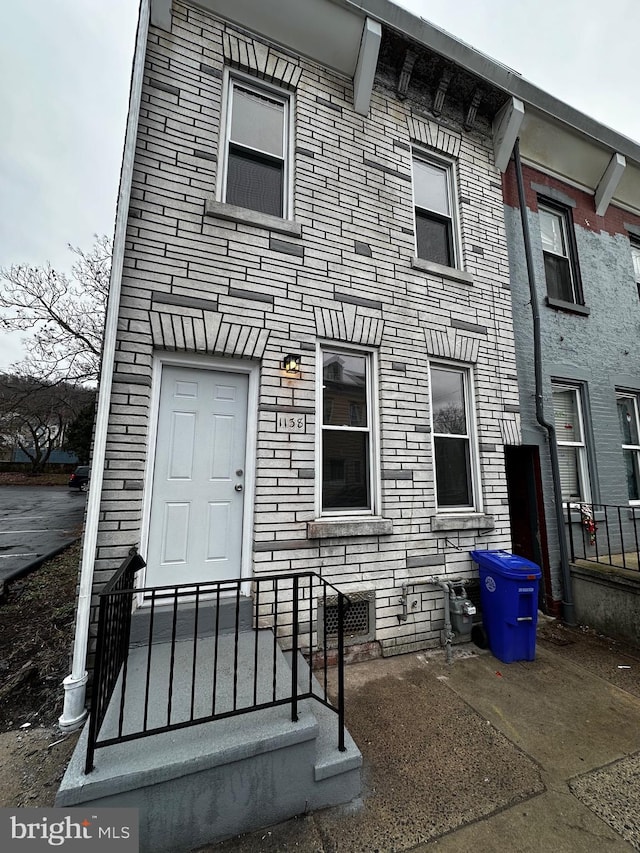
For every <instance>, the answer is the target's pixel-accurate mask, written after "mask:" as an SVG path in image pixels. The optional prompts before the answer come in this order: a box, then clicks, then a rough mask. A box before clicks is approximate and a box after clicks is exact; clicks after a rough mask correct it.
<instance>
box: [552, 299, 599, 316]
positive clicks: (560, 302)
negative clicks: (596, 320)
mask: <svg viewBox="0 0 640 853" xmlns="http://www.w3.org/2000/svg"><path fill="white" fill-rule="evenodd" d="M546 303H547V305H548V306H549V308H555V309H556V310H557V311H566V312H567V313H568V314H580V315H582V316H583V317H588V316H589V314H591V308H587V306H586V305H578V303H577V302H565V301H564V299H554V297H553V296H547V297H546Z"/></svg>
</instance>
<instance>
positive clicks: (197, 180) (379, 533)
mask: <svg viewBox="0 0 640 853" xmlns="http://www.w3.org/2000/svg"><path fill="white" fill-rule="evenodd" d="M149 14H150V22H151V25H150V26H149V27H148V23H149ZM147 27H148V33H147ZM549 114H550V115H551V116H553V122H554V127H556V128H559V129H557V130H556V132H557V134H558V136H561V135H562V134H567V135H568V136H570V137H572V138H573V137H575V138H577V139H579V140H580V139H583V140H584V139H586V138H587V137H592V136H593V135H594V134H597V133H599V132H602V133H605V130H604V129H602V128H600V127H599V126H597V125H595V124H594V123H593V122H590V121H589V120H588V119H586V118H585V117H584V116H581V115H580V114H578V113H576V112H575V111H573V110H570V109H569V108H567V107H565V106H564V105H563V104H561V103H560V102H558V101H555V100H554V99H553V98H550V97H549V96H548V95H546V94H545V93H542V92H540V91H539V90H537V89H536V88H535V87H533V86H531V85H530V84H528V83H526V81H523V80H522V79H521V78H519V77H518V76H517V75H515V74H514V73H513V72H511V71H510V70H509V69H507V68H504V67H503V66H501V65H498V64H496V63H494V62H492V61H490V60H488V59H487V57H485V56H483V55H482V54H479V53H477V52H476V51H474V50H473V49H472V48H469V47H468V46H466V45H463V44H461V43H460V42H457V41H456V40H455V39H453V38H452V37H450V36H448V35H447V34H445V33H443V32H442V31H440V30H438V29H437V28H435V27H433V26H432V25H430V24H428V23H427V22H425V21H423V20H421V19H418V18H415V17H414V16H412V15H411V14H410V13H408V12H405V11H404V10H402V9H400V8H398V7H396V6H394V5H393V4H392V3H389V2H387V0H367V2H364V3H359V4H354V3H351V2H348V0H338V1H337V2H334V0H295V2H288V0H282V2H279V3H268V4H265V3H261V2H247V3H238V2H236V3H231V2H228V0H203V2H201V3H199V4H197V5H196V4H192V3H187V2H178V0H176V1H175V2H170V0H152V2H151V5H150V9H149V6H148V3H147V2H144V0H143V3H142V11H141V25H140V31H139V36H138V46H137V50H136V59H135V65H134V74H133V85H132V101H131V109H130V116H129V122H128V131H127V141H126V145H125V157H124V166H123V175H122V185H121V192H120V199H119V207H118V218H117V224H116V240H115V248H114V263H113V272H112V281H111V295H110V302H109V308H108V315H107V327H106V339H105V358H104V365H103V370H102V380H101V382H102V384H101V389H100V400H99V406H98V415H97V423H96V434H95V444H94V458H93V463H92V465H93V478H92V487H91V489H90V491H89V498H88V509H87V528H86V534H85V544H84V555H83V564H82V570H81V579H80V599H79V601H80V603H79V609H78V629H77V638H76V645H75V649H74V664H73V672H72V674H71V676H69V678H68V679H66V683H65V687H66V698H65V710H64V713H63V717H62V718H61V725H63V727H67V728H70V727H73V726H74V725H77V724H78V723H79V722H80V721H82V719H84V714H85V712H84V700H85V685H86V683H87V674H86V672H85V669H90V668H91V666H92V665H93V650H94V646H95V637H96V633H97V630H98V628H97V608H96V607H95V606H94V607H92V606H91V603H92V602H93V604H94V605H95V603H96V601H97V598H96V596H97V594H98V593H100V591H101V590H103V588H104V587H105V584H107V583H108V582H109V581H110V580H111V579H112V578H113V576H114V574H115V573H116V570H117V569H118V567H119V566H120V564H121V563H122V562H123V560H125V559H126V558H127V554H128V553H129V550H130V549H131V547H132V546H137V547H138V549H139V551H140V554H141V555H142V557H143V558H144V560H145V561H146V569H145V570H144V572H141V573H140V574H139V578H138V588H140V586H144V587H145V588H147V589H150V590H158V589H159V588H160V587H163V586H171V587H173V586H174V585H180V586H181V589H182V591H185V590H186V591H189V590H193V589H194V586H195V585H196V584H199V583H201V584H206V583H210V582H219V581H223V580H225V579H229V578H239V579H242V582H243V583H242V587H241V588H242V591H243V593H244V595H245V596H246V597H247V598H248V599H250V598H251V593H252V589H253V590H254V591H255V589H256V587H257V585H259V583H260V579H261V578H265V577H266V576H269V575H272V574H277V575H278V576H282V578H283V579H284V578H288V577H290V576H291V575H292V574H295V573H299V572H316V573H317V574H318V575H320V576H321V577H322V579H323V583H326V582H330V583H331V584H333V585H334V586H335V587H336V588H337V589H339V590H340V591H341V592H342V593H346V594H348V595H350V596H351V597H352V599H353V602H356V603H357V606H354V609H353V611H352V614H353V613H356V614H357V615H358V618H357V620H356V621H355V622H354V623H353V624H352V625H351V627H350V629H349V633H350V641H351V642H353V643H354V644H356V645H357V653H358V654H361V655H362V654H366V655H376V654H383V655H391V654H398V653H403V652H407V651H412V650H419V649H424V648H428V647H433V646H437V645H439V644H440V641H441V632H442V629H443V628H444V605H443V593H442V590H441V589H440V588H438V586H437V585H435V584H434V583H433V578H434V577H436V578H440V579H445V580H446V579H458V578H467V579H471V578H475V577H476V576H477V574H476V570H475V568H474V566H473V564H472V561H471V558H470V556H469V551H470V550H473V549H479V548H480V549H485V548H492V549H500V548H510V547H511V543H512V526H511V516H513V517H514V518H515V519H516V520H517V519H519V518H520V513H519V511H518V510H517V506H518V505H519V501H520V499H521V497H522V496H521V494H520V491H519V485H520V484H519V482H518V478H517V477H515V478H514V477H513V472H512V476H511V477H510V478H508V476H507V473H508V472H507V466H506V463H505V453H507V454H508V455H507V459H509V458H510V457H511V456H512V454H511V451H510V450H509V448H519V449H520V448H521V446H522V437H521V431H520V405H521V404H522V406H523V407H524V409H525V411H526V416H527V428H528V429H529V432H530V431H531V427H530V420H531V419H530V411H529V404H528V401H527V388H528V387H529V384H528V383H529V379H528V374H527V371H526V367H525V365H524V364H523V366H522V369H523V376H524V377H525V379H524V380H523V383H524V384H523V385H522V387H523V389H524V390H523V391H521V393H520V397H521V398H522V403H521V401H520V400H519V391H518V380H517V373H516V346H515V344H516V341H515V340H514V328H513V319H512V290H511V288H512V287H513V291H514V293H515V294H516V296H517V302H516V307H517V312H518V314H519V316H518V318H517V324H518V325H517V328H518V335H520V336H521V340H520V341H519V343H520V344H521V345H522V346H523V347H524V346H526V343H525V337H526V332H525V331H521V326H522V329H524V328H525V326H526V304H524V303H526V300H524V302H523V300H522V293H523V291H522V288H523V283H522V276H521V275H520V273H519V267H518V260H517V248H515V249H514V252H513V253H512V269H513V279H514V281H513V283H512V282H511V280H510V263H509V252H508V245H507V232H506V230H505V204H504V199H503V183H502V174H501V173H502V172H503V171H504V170H505V169H507V167H508V164H509V160H510V157H511V152H512V148H513V145H514V142H515V139H516V136H517V134H518V133H520V135H521V137H522V143H523V150H526V151H527V157H528V162H529V165H531V166H532V168H537V169H544V168H545V156H546V155H545V153H544V150H543V151H542V153H541V154H540V155H539V156H538V154H537V153H536V150H535V148H534V147H533V145H532V144H529V142H528V141H529V140H535V139H536V138H538V137H539V134H540V133H544V132H546V131H547V130H548V128H549V127H550V125H549V124H548V122H549V121H551V119H548V118H547V116H548V115H549ZM523 116H524V123H523ZM606 133H607V134H609V135H610V136H611V137H615V135H614V134H610V132H608V131H606ZM615 138H616V140H617V139H618V138H617V137H615ZM585 144H586V143H585ZM543 148H544V147H543ZM616 150H618V149H616ZM620 150H622V149H620ZM634 151H635V148H634V147H633V146H632V145H631V143H626V149H625V151H623V153H625V154H627V156H632V155H633V152H634ZM605 166H606V163H605ZM593 168H594V169H596V171H597V164H596V165H594V166H593ZM531 179H532V178H530V180H531ZM540 181H541V182H542V183H545V182H547V179H546V178H540ZM504 186H505V192H507V206H506V213H507V224H508V227H509V232H508V233H509V237H510V239H511V241H512V243H513V245H514V247H517V245H518V239H519V238H518V237H517V234H516V230H515V229H516V226H517V211H516V212H515V213H514V211H513V209H512V208H513V205H512V204H511V201H510V196H509V195H508V192H509V187H510V178H509V177H507V178H506V179H505V184H504ZM554 186H555V185H554ZM547 195H548V198H547ZM545 198H546V199H547V205H548V213H547V217H548V219H547V220H544V222H546V225H545V228H548V229H549V230H553V222H555V221H556V220H555V219H554V216H556V212H557V208H556V207H555V204H556V203H557V198H556V196H555V195H554V193H548V194H545ZM534 209H535V208H534ZM532 219H533V217H532ZM562 221H563V222H564V221H565V220H562ZM625 221H626V220H625ZM634 221H635V220H634ZM532 224H533V223H532ZM618 242H619V244H620V251H622V248H623V244H624V247H626V251H627V254H628V256H629V257H628V260H629V264H628V269H626V274H627V277H628V278H630V275H631V274H630V270H631V260H630V259H631V254H630V251H631V250H630V249H629V244H628V241H627V240H626V239H624V238H619V239H618ZM580 250H581V251H582V249H581V247H580ZM585 251H586V250H585ZM540 255H541V252H540ZM540 260H541V257H540ZM562 263H563V262H562V260H560V261H559V262H557V263H556V264H555V267H554V269H555V270H556V272H557V275H558V278H559V284H558V287H559V288H560V297H559V298H561V299H563V300H564V301H565V302H566V301H569V300H567V298H566V294H565V293H564V291H562V290H561V288H562V287H563V286H566V279H563V278H562V269H561V268H562ZM551 265H552V264H551V262H549V267H550V268H551ZM558 270H559V272H558ZM585 286H586V276H585ZM576 301H577V300H576ZM549 310H551V309H549ZM554 316H556V314H555V313H554ZM577 319H578V320H583V319H584V317H583V316H582V315H581V316H579V317H578V318H577ZM523 351H524V352H525V356H524V358H525V360H526V358H527V357H528V356H527V355H526V349H524V350H523ZM558 357H559V356H558ZM561 378H562V379H563V380H564V384H563V385H562V388H560V386H559V387H558V389H557V390H558V392H559V394H561V395H562V394H565V390H566V389H565V385H566V388H571V389H572V388H573V385H570V384H567V383H573V382H575V381H576V380H579V377H577V375H576V374H575V372H574V373H566V372H563V373H562V374H561ZM579 381H582V380H579ZM634 387H636V386H634V385H633V383H631V384H629V382H627V381H624V382H622V381H621V384H619V389H620V390H621V391H624V392H625V394H627V396H625V397H624V398H623V397H620V398H619V403H618V405H619V407H620V409H621V410H622V408H624V407H628V406H631V405H635V403H633V401H632V398H630V397H628V394H629V392H630V391H632V390H633V388H634ZM562 399H563V400H566V401H567V402H568V404H570V402H571V395H570V393H569V394H568V395H567V394H565V396H564V397H562ZM634 399H635V398H634ZM625 411H626V409H625ZM528 434H529V433H528ZM633 438H634V436H632V435H631V434H630V435H629V436H627V439H628V442H629V447H628V448H627V449H626V450H625V452H628V453H635V449H634V447H632V446H631V445H632V444H633ZM527 442H528V443H535V444H537V445H539V444H540V439H539V437H538V435H537V434H536V438H535V441H534V439H533V438H528V439H527ZM636 449H637V448H636ZM517 452H518V451H514V453H516V455H517ZM620 458H621V459H622V457H620ZM632 458H635V457H632ZM510 464H511V465H512V464H513V463H512V462H510ZM532 470H533V469H532ZM620 471H622V468H620ZM532 476H533V475H532ZM509 481H510V482H509ZM509 486H510V488H509ZM532 526H533V522H531V524H530V527H532ZM540 561H541V562H543V560H542V557H541V559H540ZM552 562H553V565H551V567H550V564H549V565H547V567H546V572H547V575H546V576H547V581H548V582H550V583H551V587H550V590H551V592H550V600H551V599H557V598H558V597H559V596H560V595H561V592H560V590H559V587H558V583H557V580H556V575H557V572H556V567H555V557H554V556H553V554H552ZM118 577H119V575H118ZM273 583H274V588H275V592H274V595H273V596H272V598H271V599H269V601H265V602H264V604H263V599H262V598H261V599H260V603H258V602H257V600H256V599H255V598H254V604H255V608H256V613H255V619H254V626H257V627H260V628H273V629H274V633H275V635H276V636H277V637H278V638H280V639H281V641H282V643H283V645H284V646H285V647H287V646H288V645H290V643H289V639H288V638H289V637H290V635H291V632H292V630H294V631H295V626H296V625H297V624H298V616H297V615H293V613H292V610H291V608H289V609H286V608H285V610H284V612H283V613H282V614H277V615H275V616H274V613H273V610H272V609H271V610H270V609H269V608H270V607H271V605H272V603H273V600H274V598H277V585H276V582H275V581H274V582H273ZM218 589H222V592H224V590H225V587H224V586H223V587H219V588H218ZM159 595H162V593H159ZM154 596H155V593H154V592H152V591H150V592H147V593H144V594H142V593H141V594H136V593H135V592H131V594H130V598H131V601H133V603H134V604H135V605H136V607H137V609H138V614H136V616H140V619H139V622H141V621H142V617H143V616H144V613H145V612H148V611H149V607H148V603H149V598H150V597H151V598H152V599H153V600H155V599H154ZM310 598H311V600H309V601H307V602H306V603H305V607H306V608H307V609H306V610H305V616H304V619H305V620H306V621H305V631H306V632H307V635H308V637H309V641H308V642H309V645H308V647H307V648H306V649H305V650H306V651H308V652H309V653H310V654H313V652H314V651H315V650H316V649H318V648H320V649H321V650H322V649H323V648H324V647H325V644H326V636H325V637H324V638H323V637H322V633H323V625H324V624H326V619H325V620H324V622H323V618H322V614H324V615H325V616H326V614H327V608H331V607H334V608H335V605H334V604H333V603H332V602H331V601H329V600H323V601H318V600H316V599H315V598H313V596H310ZM121 600H122V599H121ZM174 601H175V602H177V601H178V593H177V592H176V593H175V598H174ZM175 610H176V611H177V610H178V608H177V604H176V605H175ZM129 611H130V608H127V607H126V606H125V607H124V610H121V611H120V616H117V615H116V616H114V617H113V618H114V619H115V621H116V622H117V621H118V619H121V618H122V619H124V620H125V622H126V620H127V619H128V618H129V616H128V613H129ZM238 612H239V606H238V610H237V611H236V624H237V619H238V615H237V614H238ZM123 614H124V615H123ZM112 615H113V614H112ZM109 618H111V617H109ZM216 619H217V617H216ZM134 621H135V620H134ZM152 621H153V618H152ZM178 621H179V619H178V618H177V616H176V619H174V626H173V630H174V637H173V640H174V641H175V636H176V633H175V632H176V630H177V628H176V625H177V623H178ZM143 624H146V623H143ZM217 624H218V623H217V622H216V631H217ZM292 625H293V626H294V627H293V629H292ZM197 628H198V624H197V621H196V626H195V629H194V632H195V634H196V635H197ZM128 630H129V628H128V626H125V630H124V634H123V636H124V637H125V639H128V636H129V635H128ZM149 630H150V631H151V629H149ZM287 632H288V633H287ZM257 633H260V632H256V634H257ZM255 643H256V645H255V648H256V652H255V655H256V659H257V658H258V645H259V643H258V640H257V639H256V641H255ZM119 648H120V646H118V644H117V643H116V644H114V645H113V662H112V663H111V664H110V668H111V669H113V670H114V673H115V674H114V678H115V677H117V673H118V668H119V665H120V664H119V662H118V661H119V658H118V657H117V655H118V654H119V653H120V652H119V651H118V649H119ZM294 648H295V647H294ZM274 655H275V652H274ZM294 657H295V656H294ZM274 660H275V658H274ZM114 662H115V663H114ZM236 664H237V653H236ZM234 666H235V665H234ZM292 666H293V665H292ZM149 667H150V664H149ZM193 670H194V679H195V673H196V670H197V667H196V665H195V655H194V659H193ZM234 671H237V666H235V669H234ZM293 671H294V677H293V680H294V681H295V668H294V670H293ZM171 672H172V673H173V651H172V652H171ZM274 673H275V663H274ZM125 674H126V673H125ZM239 675H240V677H242V673H240V674H239ZM114 684H115V681H114ZM274 685H275V674H274ZM114 689H117V687H114ZM274 690H275V687H274ZM254 692H257V691H254ZM234 695H235V682H234ZM100 701H102V699H101V700H100ZM145 701H146V700H145ZM160 701H161V700H160ZM169 705H171V698H170V699H169ZM192 713H193V711H192ZM145 719H146V706H145ZM354 760H355V759H354ZM354 766H355V764H353V765H352V767H354ZM323 772H324V771H323ZM83 784H84V783H83V782H82V783H79V786H78V790H80V791H81V792H82V790H83V787H82V786H83ZM118 784H120V783H118ZM86 790H87V791H88V790H90V787H88V788H87V789H86ZM349 790H351V789H349ZM351 795H352V794H351ZM74 796H75V795H74ZM343 798H344V797H343ZM79 801H80V800H78V799H76V800H74V802H79ZM70 802H71V801H70V800H67V801H66V803H67V804H70ZM314 802H315V801H314ZM61 804H62V803H61ZM292 813H293V812H292ZM184 822H185V824H188V823H189V821H186V820H185V821H184ZM190 840H191V841H192V842H193V843H194V844H195V841H196V840H198V839H190ZM200 840H201V839H200Z"/></svg>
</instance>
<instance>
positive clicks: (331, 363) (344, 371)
mask: <svg viewBox="0 0 640 853" xmlns="http://www.w3.org/2000/svg"><path fill="white" fill-rule="evenodd" d="M322 384H323V401H322V411H323V416H324V423H325V424H327V425H330V426H352V427H366V426H367V359H366V356H362V355H349V354H348V353H345V352H328V351H327V352H324V353H323V354H322Z"/></svg>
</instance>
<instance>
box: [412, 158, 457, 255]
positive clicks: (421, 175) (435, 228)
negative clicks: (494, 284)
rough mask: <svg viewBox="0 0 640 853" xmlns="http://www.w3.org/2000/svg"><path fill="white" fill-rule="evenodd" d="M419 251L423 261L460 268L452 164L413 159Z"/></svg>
mask: <svg viewBox="0 0 640 853" xmlns="http://www.w3.org/2000/svg"><path fill="white" fill-rule="evenodd" d="M413 198H414V205H415V217H416V251H417V255H418V257H419V258H422V259H423V260H425V261H433V262H434V263H436V264H442V266H445V267H456V266H457V265H458V263H457V248H456V215H455V206H454V193H453V174H452V166H451V164H443V163H440V162H434V161H431V160H425V159H423V158H422V157H415V156H414V158H413Z"/></svg>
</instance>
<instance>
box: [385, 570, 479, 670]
mask: <svg viewBox="0 0 640 853" xmlns="http://www.w3.org/2000/svg"><path fill="white" fill-rule="evenodd" d="M463 583H464V578H447V579H446V580H445V579H444V578H439V577H437V576H436V575H433V576H432V577H430V578H422V579H421V580H415V581H408V582H407V583H403V584H402V613H401V614H400V616H398V620H399V621H400V622H406V621H407V615H408V614H407V597H408V593H407V590H408V589H409V587H415V586H421V585H424V586H427V585H433V586H439V587H440V589H442V590H443V591H444V638H445V639H444V646H445V647H446V650H447V663H451V641H452V640H453V637H454V633H453V631H452V628H451V611H450V608H449V595H450V594H451V587H455V586H457V585H458V584H463Z"/></svg>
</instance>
